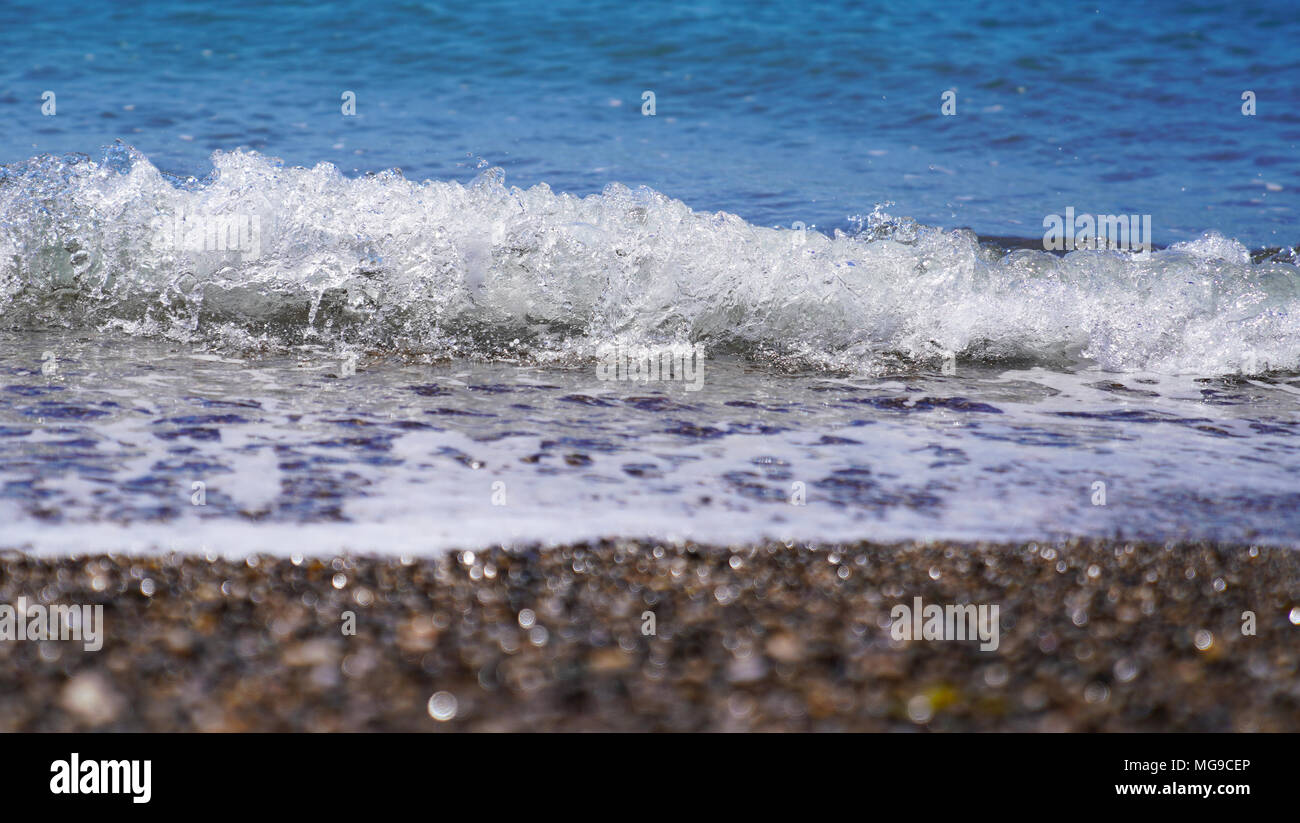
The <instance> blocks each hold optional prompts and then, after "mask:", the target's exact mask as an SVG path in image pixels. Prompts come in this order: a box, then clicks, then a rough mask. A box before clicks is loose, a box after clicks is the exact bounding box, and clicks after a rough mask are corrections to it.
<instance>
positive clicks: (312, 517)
mask: <svg viewBox="0 0 1300 823" xmlns="http://www.w3.org/2000/svg"><path fill="white" fill-rule="evenodd" d="M1297 43H1300V22H1297V20H1296V19H1295V14H1294V9H1293V7H1291V6H1289V5H1287V4H1283V3H1275V4H1268V5H1262V6H1259V5H1257V6H1255V7H1254V8H1252V9H1247V8H1242V7H1239V6H1236V5H1229V4H1226V3H1225V4H1216V5H1204V4H1202V5H1195V6H1191V5H1180V4H1174V3H1158V4H1150V5H1146V6H1141V7H1139V6H1135V5H1132V4H1123V5H1119V4H1117V5H1107V6H1100V7H1099V6H1086V7H1074V8H1072V7H1070V6H1068V5H1067V4H1052V5H1047V6H1043V7H1042V8H1039V9H1026V8H1024V7H1023V6H1022V5H1021V4H1018V3H1010V2H984V3H960V4H951V5H949V4H939V3H932V2H925V0H922V1H921V2H911V3H905V4H896V5H894V6H890V7H876V8H873V7H871V4H862V3H847V2H846V3H831V4H818V5H806V4H805V5H795V4H766V3H764V4H740V3H735V4H728V3H716V2H701V3H694V4H691V5H680V6H670V5H669V4H665V3H635V4H634V3H629V2H626V1H624V2H617V3H616V2H604V0H597V1H596V2H569V0H564V1H563V2H546V3H492V2H486V3H485V2H478V3H473V4H464V6H463V7H453V6H451V5H438V4H432V3H410V2H408V3H396V4H384V3H377V2H368V3H360V2H340V3H276V4H273V5H263V4H261V3H244V2H227V3H221V4H215V5H213V6H212V7H210V8H207V9H202V10H200V9H198V8H197V7H195V6H192V5H190V4H181V3H151V4H143V3H91V4H86V5H81V4H71V3H62V2H40V3H33V2H11V3H8V4H6V5H4V6H3V7H2V8H0V547H6V546H21V547H26V548H28V549H30V550H35V551H40V550H48V551H53V552H76V551H81V550H84V549H85V547H86V546H95V547H96V548H99V549H103V550H110V549H118V550H145V551H147V550H156V549H160V548H161V549H167V548H177V549H183V550H188V551H192V552H203V553H207V552H241V551H254V550H256V551H263V550H265V551H283V552H333V551H344V550H367V551H370V550H373V551H388V552H401V553H418V552H422V551H434V550H439V549H443V548H456V547H460V548H466V547H468V548H473V547H475V546H482V545H523V544H530V543H537V542H553V543H554V542H564V541H572V540H578V539H597V538H603V537H610V536H620V535H625V536H636V537H652V538H654V539H664V540H673V539H685V538H690V539H699V540H708V541H716V542H727V543H736V544H744V543H748V542H753V541H757V540H760V539H765V538H770V539H781V540H796V539H798V540H815V541H824V540H841V539H842V540H850V539H880V540H895V539H898V540H905V539H931V538H952V539H963V540H1021V539H1023V540H1053V539H1059V538H1064V537H1069V536H1074V535H1088V536H1106V537H1122V538H1126V539H1127V538H1142V539H1149V540H1155V541H1160V540H1168V539H1207V540H1224V541H1233V542H1242V543H1246V542H1267V543H1275V544H1280V545H1290V546H1296V545H1300V507H1298V506H1297V501H1298V499H1300V495H1298V493H1297V490H1300V268H1298V267H1297V265H1296V263H1297V254H1296V252H1295V251H1293V250H1291V249H1290V248H1287V249H1285V250H1282V251H1279V252H1277V253H1276V254H1267V255H1264V254H1255V255H1252V254H1251V251H1252V250H1259V249H1261V248H1264V247H1267V246H1273V245H1276V246H1285V247H1291V246H1295V244H1296V243H1297V242H1300V236H1297V233H1296V232H1295V230H1294V228H1295V225H1296V209H1297V205H1298V203H1297V191H1300V175H1297V163H1296V158H1297V157H1298V156H1300V155H1298V154H1297V151H1296V148H1297V143H1298V142H1300V89H1298V84H1300V71H1298V69H1300V52H1298V51H1297V49H1296V44H1297ZM948 90H955V94H956V96H955V102H956V114H955V115H953V116H946V115H944V114H942V112H941V105H942V103H943V100H942V95H943V93H944V92H945V91H948ZM1246 90H1249V91H1251V92H1253V93H1254V95H1255V105H1256V112H1257V113H1256V114H1255V115H1254V116H1247V115H1244V114H1243V113H1242V102H1243V101H1242V93H1243V92H1244V91H1246ZM646 91H651V92H653V93H654V95H655V112H654V115H653V116H649V115H648V114H643V113H642V112H643V107H642V95H643V92H646ZM45 92H51V93H52V94H53V100H52V101H44V100H43V97H47V95H45ZM345 92H351V93H353V94H354V95H355V105H356V113H355V116H346V115H345V114H344V113H343V111H342V107H343V105H344V101H343V100H342V99H341V98H342V97H343V96H344V94H345ZM46 102H53V104H54V105H53V109H52V110H51V109H49V108H47V109H46V110H47V111H50V112H51V114H50V116H47V115H46V114H43V113H42V106H43V105H44V104H45V103H46ZM118 141H120V142H118ZM105 146H107V147H109V148H107V149H106V150H105V149H104V147H105ZM77 153H82V154H84V155H88V156H89V158H90V159H89V160H88V159H86V157H83V156H79V155H78V154H77ZM276 158H279V159H278V160H277V159H276ZM281 161H282V162H281ZM394 169H400V173H399V172H396V171H392V170H394ZM187 177H193V178H195V179H193V180H187V179H186V178H187ZM1070 208H1072V209H1074V211H1075V212H1076V213H1088V214H1138V215H1141V214H1149V215H1151V226H1152V232H1153V236H1152V238H1151V239H1152V240H1153V241H1154V244H1155V245H1156V246H1157V247H1159V248H1158V249H1156V250H1155V251H1153V252H1152V253H1150V254H1133V253H1131V252H1129V251H1122V250H1114V249H1082V250H1075V251H1072V252H1070V253H1068V254H1061V255H1057V254H1050V253H1048V252H1046V251H1041V250H1033V249H1030V248H1018V249H1015V248H1014V247H1015V246H1017V245H1020V244H1015V243H1001V242H999V243H989V242H981V241H980V239H979V237H977V236H976V234H978V235H979V236H980V237H983V238H985V239H986V240H987V238H989V237H1003V238H1006V237H1019V238H1026V239H1030V240H1033V239H1035V238H1040V237H1041V236H1042V234H1043V220H1044V218H1045V217H1046V216H1048V215H1059V214H1064V213H1065V212H1066V211H1067V209H1070ZM864 216H867V217H865V218H864ZM907 217H911V218H913V220H911V221H909V220H907V219H905V218H907ZM795 223H803V224H805V225H806V226H808V227H815V228H817V229H819V230H820V231H819V232H807V233H803V232H794V231H790V230H789V229H790V227H791V226H792V225H793V224H795ZM231 227H237V228H235V229H232V228H231ZM963 227H966V228H969V229H972V230H973V231H974V233H972V232H971V231H965V230H961V229H962V228H963ZM774 228H779V230H773V229H774ZM231 231H234V234H231ZM1031 245H1032V244H1031ZM1013 249H1014V250H1013ZM610 345H616V346H619V347H622V349H623V350H624V351H637V352H642V353H644V352H645V351H647V350H653V351H654V352H657V353H652V354H650V355H648V357H649V358H651V360H652V361H653V362H655V363H656V364H657V363H660V362H662V361H661V353H662V352H664V351H668V350H670V349H673V350H676V349H678V348H683V347H685V348H690V349H692V350H696V351H698V352H699V353H700V357H701V358H703V360H702V362H704V363H705V366H704V367H703V372H701V373H700V374H701V381H700V383H699V384H698V385H695V384H692V385H690V386H687V385H685V383H684V381H682V380H675V379H672V378H665V377H664V376H663V375H662V374H659V373H656V376H655V378H654V380H653V381H652V380H651V378H650V377H649V374H648V370H647V372H641V371H640V366H638V371H637V372H635V374H638V375H641V377H637V379H636V380H632V379H627V374H626V373H625V374H624V376H623V378H620V379H614V380H610V379H608V373H607V372H606V371H603V370H602V367H601V364H600V361H599V359H598V358H599V357H601V356H602V355H601V352H602V350H604V349H605V348H607V347H608V346H610ZM637 357H638V358H641V357H642V354H638V355H637ZM647 362H651V361H649V360H648V361H647ZM642 378H644V379H642Z"/></svg>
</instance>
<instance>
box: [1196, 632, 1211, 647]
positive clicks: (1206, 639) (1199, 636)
mask: <svg viewBox="0 0 1300 823" xmlns="http://www.w3.org/2000/svg"><path fill="white" fill-rule="evenodd" d="M1195 642H1196V648H1198V649H1200V650H1201V651H1206V650H1207V649H1209V648H1210V647H1211V646H1213V645H1214V635H1213V634H1211V633H1210V632H1208V631H1206V630H1205V629H1201V630H1200V631H1198V632H1197V633H1196V638H1195Z"/></svg>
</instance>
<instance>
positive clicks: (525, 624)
mask: <svg viewBox="0 0 1300 823" xmlns="http://www.w3.org/2000/svg"><path fill="white" fill-rule="evenodd" d="M536 622H537V615H536V614H535V613H534V612H533V610H532V609H524V610H523V611H521V612H519V628H521V629H531V628H532V627H533V624H534V623H536Z"/></svg>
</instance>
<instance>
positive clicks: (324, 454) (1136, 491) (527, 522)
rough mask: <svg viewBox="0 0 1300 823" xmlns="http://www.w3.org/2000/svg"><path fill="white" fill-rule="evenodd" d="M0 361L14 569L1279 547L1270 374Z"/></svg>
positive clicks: (1292, 418)
mask: <svg viewBox="0 0 1300 823" xmlns="http://www.w3.org/2000/svg"><path fill="white" fill-rule="evenodd" d="M0 351H2V352H3V357H2V358H0V374H3V386H0V443H2V444H3V445H2V447H0V513H2V514H0V522H3V523H4V527H3V537H2V539H0V542H2V543H4V544H5V545H10V546H13V545H17V546H24V547H27V548H30V549H34V550H38V551H54V552H76V551H83V550H85V549H86V548H88V547H89V546H92V545H93V546H94V547H95V548H96V549H116V550H129V549H139V550H146V549H160V548H161V549H170V548H174V549H183V550H189V551H199V552H209V553H214V554H240V553H244V552H249V551H268V552H282V553H293V552H304V553H312V552H323V551H341V550H345V549H350V550H354V551H358V550H366V551H377V552H383V553H390V552H391V553H419V552H423V551H429V550H435V549H439V548H447V547H460V548H474V547H476V546H486V545H492V544H505V545H519V544H522V543H528V542H533V541H542V542H548V541H566V540H575V539H583V538H596V537H603V536H611V535H620V534H621V535H643V536H650V537H656V538H662V539H674V538H693V539H699V540H714V541H731V542H743V541H748V540H756V539H759V538H762V537H770V538H777V539H798V540H800V541H805V540H814V541H817V540H836V539H862V538H874V539H881V540H890V539H909V538H916V537H921V538H961V539H973V540H982V539H990V540H992V539H1050V538H1052V537H1055V536H1064V535H1096V536H1119V537H1125V538H1150V539H1156V540H1162V539H1172V538H1176V537H1185V538H1209V539H1218V540H1232V541H1254V542H1262V543H1279V544H1294V543H1295V542H1296V537H1297V535H1300V505H1298V504H1300V440H1297V435H1300V406H1298V404H1297V397H1300V379H1297V378H1295V377H1294V376H1293V377H1291V378H1290V379H1286V380H1282V379H1272V378H1266V377H1255V378H1244V377H1236V378H1233V377H1229V378H1215V379H1207V378H1199V379H1198V378H1191V377H1170V376H1163V375H1158V374H1153V373H1148V374H1143V373H1129V374H1114V373H1105V372H1101V371H1099V370H1095V369H1081V370H1076V371H1072V372H1067V371H1052V370H1047V369H1044V368H1042V367H1029V368H1022V369H1014V368H992V367H973V366H962V367H959V368H958V370H957V374H955V375H944V374H941V373H914V374H907V375H897V376H893V377H886V378H861V377H859V378H843V377H835V376H830V375H827V374H824V373H800V374H781V373H778V372H776V371H774V370H772V369H769V368H765V367H755V366H754V365H752V364H746V363H744V362H741V361H738V360H734V359H731V360H728V359H721V360H712V359H709V360H706V361H705V363H704V379H703V384H702V386H701V388H700V389H699V390H698V391H688V390H687V386H686V384H684V383H680V382H671V381H660V382H651V383H633V382H623V381H609V380H601V379H599V378H598V375H597V372H596V369H595V368H594V367H592V366H590V365H588V366H583V367H571V368H557V367H540V366H522V365H509V364H501V363H495V364H494V363H485V362H475V361H468V360H454V361H443V362H429V363H420V362H411V361H409V360H403V359H399V358H397V357H394V356H384V357H372V356H363V357H361V358H359V359H358V360H357V362H356V364H355V373H352V374H349V373H348V372H349V368H348V364H347V363H345V362H340V361H339V360H337V359H333V358H331V357H330V356H329V355H328V354H327V353H325V352H321V351H320V350H309V349H300V350H296V351H293V352H289V353H286V354H278V355H268V356H262V357H260V358H238V357H232V356H222V355H216V354H211V353H203V352H199V351H196V350H195V349H194V348H193V347H192V346H190V345H181V344H173V343H166V342H158V341H148V340H139V339H131V338H126V337H121V336H111V335H110V336H107V337H104V336H93V335H80V336H78V335H75V334H71V333H66V332H55V333H34V332H24V333H16V334H15V333H6V334H4V335H3V336H2V337H0ZM47 352H53V353H54V357H50V355H48V354H46V353H47ZM43 358H44V359H43ZM50 362H53V363H54V364H55V365H54V368H53V373H52V374H45V373H42V365H44V364H46V363H50ZM47 371H48V369H47ZM195 483H202V484H204V485H203V498H202V500H200V499H199V498H198V497H196V491H197V488H198V487H196V486H195V485H194V484H195ZM1096 483H1104V484H1105V487H1104V505H1097V503H1100V502H1102V499H1101V498H1100V497H1099V496H1098V490H1099V487H1097V486H1095V485H1094V484H1096ZM796 484H803V497H804V500H803V505H797V504H796V503H797V502H799V501H798V498H799V493H798V490H799V487H798V486H797V485H796ZM792 500H793V501H795V502H792ZM196 502H202V503H203V505H196Z"/></svg>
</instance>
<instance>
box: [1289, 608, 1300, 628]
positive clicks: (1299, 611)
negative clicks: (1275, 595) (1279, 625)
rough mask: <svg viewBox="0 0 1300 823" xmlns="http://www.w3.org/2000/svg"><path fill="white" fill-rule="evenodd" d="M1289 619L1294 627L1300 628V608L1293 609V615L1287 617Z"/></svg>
mask: <svg viewBox="0 0 1300 823" xmlns="http://www.w3.org/2000/svg"><path fill="white" fill-rule="evenodd" d="M1287 619H1288V620H1290V621H1291V625H1292V626H1300V606H1296V607H1295V608H1293V609H1291V614H1289V615H1287Z"/></svg>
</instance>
